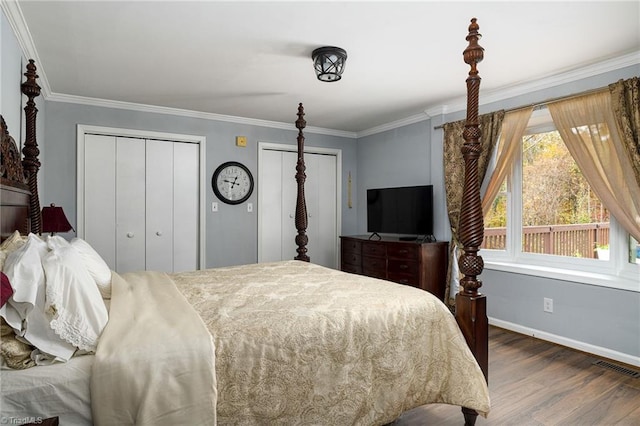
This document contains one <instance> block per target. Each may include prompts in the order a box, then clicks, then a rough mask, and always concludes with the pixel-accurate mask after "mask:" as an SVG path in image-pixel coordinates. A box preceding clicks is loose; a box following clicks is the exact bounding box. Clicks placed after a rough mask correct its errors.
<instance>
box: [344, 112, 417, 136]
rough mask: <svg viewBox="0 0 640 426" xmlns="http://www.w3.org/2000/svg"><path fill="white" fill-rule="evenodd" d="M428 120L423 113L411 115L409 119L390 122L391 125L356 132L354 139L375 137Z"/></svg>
mask: <svg viewBox="0 0 640 426" xmlns="http://www.w3.org/2000/svg"><path fill="white" fill-rule="evenodd" d="M429 118H430V116H429V115H427V114H425V113H421V114H416V115H412V116H411V117H407V118H403V119H401V120H396V121H392V122H391V123H387V124H382V125H380V126H376V127H372V128H370V129H367V130H363V131H361V132H358V133H356V138H363V137H365V136H369V135H375V134H376V133H382V132H386V131H387V130H393V129H397V128H398V127H403V126H408V125H409V124H414V123H418V122H420V121H425V120H428V119H429Z"/></svg>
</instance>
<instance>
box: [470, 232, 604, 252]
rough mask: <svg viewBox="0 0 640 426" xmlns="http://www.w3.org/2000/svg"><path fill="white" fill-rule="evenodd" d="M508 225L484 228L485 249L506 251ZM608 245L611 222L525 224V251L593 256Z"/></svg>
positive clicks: (523, 239)
mask: <svg viewBox="0 0 640 426" xmlns="http://www.w3.org/2000/svg"><path fill="white" fill-rule="evenodd" d="M506 236H507V229H506V228H485V230H484V241H483V243H482V248H486V249H497V250H504V248H505V245H506ZM606 245H609V224H608V223H585V224H580V225H553V226H525V227H524V230H523V236H522V251H524V252H527V253H541V254H555V255H558V256H572V257H583V258H590V259H594V258H596V257H597V254H596V247H598V246H606Z"/></svg>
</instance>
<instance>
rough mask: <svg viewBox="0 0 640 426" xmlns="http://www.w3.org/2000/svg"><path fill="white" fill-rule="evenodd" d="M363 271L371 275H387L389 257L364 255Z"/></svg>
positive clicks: (384, 276)
mask: <svg viewBox="0 0 640 426" xmlns="http://www.w3.org/2000/svg"><path fill="white" fill-rule="evenodd" d="M362 273H363V274H365V275H368V276H370V277H376V278H386V277H387V259H385V258H384V257H374V256H362Z"/></svg>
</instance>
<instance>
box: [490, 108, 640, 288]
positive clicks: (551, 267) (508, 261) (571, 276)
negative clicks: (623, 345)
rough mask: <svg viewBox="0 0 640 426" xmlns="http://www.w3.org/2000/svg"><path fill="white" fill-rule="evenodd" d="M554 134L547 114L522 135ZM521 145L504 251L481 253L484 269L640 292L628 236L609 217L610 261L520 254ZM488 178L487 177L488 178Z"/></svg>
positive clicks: (510, 186)
mask: <svg viewBox="0 0 640 426" xmlns="http://www.w3.org/2000/svg"><path fill="white" fill-rule="evenodd" d="M553 130H555V126H554V124H553V121H552V119H551V115H550V114H549V111H548V110H547V109H546V108H544V109H539V110H536V111H534V112H533V114H532V116H531V119H530V120H529V126H528V127H527V130H526V131H525V134H531V133H542V132H548V131H553ZM521 148H522V145H520V149H519V150H518V155H517V158H516V160H515V161H514V165H513V166H512V169H511V174H510V175H509V176H508V177H507V232H506V233H507V235H506V238H507V243H506V247H505V250H490V249H482V251H481V252H480V254H481V255H482V257H483V259H484V262H485V268H486V269H488V270H497V271H505V272H514V273H519V274H525V275H534V276H539V277H545V278H553V279H557V280H563V281H571V282H577V283H583V284H588V285H596V286H602V287H609V288H616V289H621V290H629V291H633V292H640V265H639V264H637V263H636V264H633V263H630V262H629V253H628V250H629V234H628V233H627V232H626V231H625V230H624V229H623V228H622V226H620V225H619V224H618V223H617V222H616V220H615V218H613V217H611V221H610V235H609V260H602V259H582V258H575V257H567V256H557V255H549V254H538V253H525V252H523V251H522V232H521V231H522V207H521V206H522V149H521ZM487 178H488V177H487Z"/></svg>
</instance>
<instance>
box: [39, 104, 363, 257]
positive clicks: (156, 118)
mask: <svg viewBox="0 0 640 426" xmlns="http://www.w3.org/2000/svg"><path fill="white" fill-rule="evenodd" d="M45 108H46V113H47V121H46V125H45V129H44V134H45V135H46V144H47V146H48V147H49V149H48V151H47V156H46V159H43V163H46V165H47V168H46V171H45V173H44V174H43V175H41V177H40V179H41V181H42V182H43V185H44V187H43V194H44V196H43V197H41V201H42V204H43V205H45V203H50V202H51V203H55V204H56V205H60V206H64V207H65V212H66V213H67V216H68V218H69V221H70V222H71V223H72V224H75V223H76V211H75V209H76V164H77V160H76V125H77V124H84V125H92V126H105V127H118V128H125V129H135V130H151V131H155V132H168V133H179V134H189V135H199V136H205V137H206V139H207V152H206V169H207V172H206V181H205V182H204V183H203V184H204V185H205V188H206V190H207V191H206V192H207V199H206V204H205V206H206V231H205V232H206V241H207V242H206V266H207V267H216V266H228V265H237V264H244V263H253V262H256V261H257V257H258V249H257V235H258V234H257V233H258V218H257V211H258V209H259V208H260V206H259V205H258V203H257V199H258V196H257V191H254V192H253V194H252V196H251V198H250V199H249V202H251V203H253V204H254V206H255V210H254V212H253V213H247V211H246V207H245V205H244V204H243V205H238V206H230V205H227V204H223V203H220V204H219V211H218V212H216V213H213V212H211V209H210V206H211V202H212V201H214V199H215V196H214V195H213V191H212V190H211V175H212V174H213V171H214V170H215V168H216V167H217V166H218V165H219V164H220V163H223V162H225V161H240V162H242V163H244V164H245V165H247V167H249V169H250V170H251V171H252V173H253V175H254V178H257V176H258V173H257V167H258V166H257V158H258V148H257V146H258V145H257V144H258V142H275V143H282V144H294V145H295V144H296V141H297V139H296V138H297V130H295V129H292V130H282V129H275V128H269V127H262V126H254V125H248V124H236V123H230V122H223V121H214V120H208V119H202V118H191V117H184V116H176V115H166V114H158V113H149V112H139V111H130V110H120V109H114V108H104V107H97V106H87V105H78V104H71V103H64V102H46V105H45ZM296 112H297V105H293V106H292V117H293V119H292V123H293V121H294V119H295V118H296V115H295V114H296ZM307 116H308V117H309V118H308V119H307V121H308V123H309V125H311V116H312V113H311V112H309V113H308V115H307ZM292 125H293V124H292ZM236 136H246V137H247V146H246V147H237V146H236V145H235V137H236ZM305 138H306V141H305V142H306V146H315V147H326V148H336V149H341V150H342V176H343V177H344V179H343V188H342V193H343V194H345V195H344V197H346V193H347V188H346V176H348V172H349V171H351V173H352V175H354V174H355V173H356V142H355V140H354V139H351V138H344V137H337V136H328V135H321V134H314V133H309V132H306V133H305ZM294 174H295V170H292V179H293V176H294ZM342 205H343V212H342V218H341V220H342V232H343V233H353V232H354V231H355V224H356V217H355V209H348V208H347V202H346V198H344V199H343V203H342ZM292 244H294V243H293V242H292ZM309 255H310V256H313V254H312V253H309Z"/></svg>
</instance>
